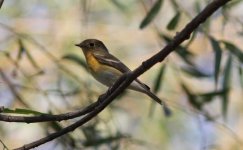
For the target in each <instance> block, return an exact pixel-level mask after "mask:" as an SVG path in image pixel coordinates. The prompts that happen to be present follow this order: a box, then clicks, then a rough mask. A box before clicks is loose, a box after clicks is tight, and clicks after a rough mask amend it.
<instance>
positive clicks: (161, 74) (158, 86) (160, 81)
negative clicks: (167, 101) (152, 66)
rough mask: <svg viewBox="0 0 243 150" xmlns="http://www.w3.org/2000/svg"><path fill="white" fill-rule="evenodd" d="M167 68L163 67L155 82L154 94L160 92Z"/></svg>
mask: <svg viewBox="0 0 243 150" xmlns="http://www.w3.org/2000/svg"><path fill="white" fill-rule="evenodd" d="M165 67H166V65H162V66H161V68H160V70H159V72H158V74H157V76H156V78H155V80H154V87H153V91H154V93H157V92H158V91H159V90H160V87H161V83H162V80H163V76H164V72H165Z"/></svg>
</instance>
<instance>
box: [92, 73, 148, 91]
mask: <svg viewBox="0 0 243 150" xmlns="http://www.w3.org/2000/svg"><path fill="white" fill-rule="evenodd" d="M91 74H92V76H93V77H94V78H95V79H96V80H97V81H99V82H100V83H102V84H104V85H106V86H108V87H110V86H112V85H113V84H114V83H115V82H116V81H117V80H118V79H119V77H120V76H121V75H122V73H121V72H118V71H116V70H115V71H114V72H111V70H110V71H105V69H104V70H102V71H99V73H97V72H96V73H94V72H92V71H91ZM128 89H131V90H135V91H140V92H145V90H144V88H143V87H141V85H140V84H139V83H137V82H135V81H133V82H132V83H131V85H130V86H129V87H128Z"/></svg>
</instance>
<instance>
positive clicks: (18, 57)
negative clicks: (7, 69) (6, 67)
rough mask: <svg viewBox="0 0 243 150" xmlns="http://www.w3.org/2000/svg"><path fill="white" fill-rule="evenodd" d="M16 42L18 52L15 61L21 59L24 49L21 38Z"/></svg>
mask: <svg viewBox="0 0 243 150" xmlns="http://www.w3.org/2000/svg"><path fill="white" fill-rule="evenodd" d="M18 43H19V52H18V56H17V61H19V60H21V58H22V56H23V54H24V52H25V51H26V48H25V47H24V45H23V42H22V40H21V39H19V40H18Z"/></svg>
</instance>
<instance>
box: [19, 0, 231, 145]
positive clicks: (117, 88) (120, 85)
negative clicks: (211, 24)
mask: <svg viewBox="0 0 243 150" xmlns="http://www.w3.org/2000/svg"><path fill="white" fill-rule="evenodd" d="M229 1H230V0H214V1H213V2H212V3H210V4H209V5H208V6H207V7H206V8H205V9H204V10H203V11H202V12H201V13H200V14H199V15H197V16H196V17H195V18H194V19H193V20H192V21H191V22H190V23H189V24H187V25H186V27H185V28H184V29H183V30H182V31H181V32H180V33H178V34H177V35H176V36H175V38H174V39H173V40H172V41H171V42H170V43H169V44H168V45H167V46H165V47H164V48H163V49H162V50H161V51H160V52H158V53H157V54H156V55H154V56H152V57H151V58H149V59H148V60H146V61H144V62H143V63H142V65H140V66H139V67H138V68H137V69H135V70H134V71H132V72H131V73H127V74H124V75H122V76H121V78H119V79H118V81H117V82H116V83H115V84H114V86H112V87H111V89H109V90H108V91H107V92H106V94H105V95H104V96H102V98H100V101H99V103H100V105H99V106H98V107H96V108H95V109H94V110H93V111H92V112H90V113H89V114H87V115H86V116H84V117H83V118H81V119H80V120H78V121H77V122H75V123H73V124H71V125H70V126H67V127H65V128H63V129H62V130H60V131H58V132H55V133H52V134H50V135H48V136H46V137H44V138H42V139H39V140H37V141H34V142H32V143H29V144H27V145H24V146H22V147H19V148H17V149H16V150H26V149H31V148H34V147H37V146H39V145H41V144H44V143H46V142H49V141H51V140H53V139H55V138H57V137H60V136H62V135H64V134H66V133H68V132H71V131H74V130H75V129H76V128H78V127H80V126H81V125H83V124H85V123H87V122H88V121H89V120H91V119H92V118H94V117H95V116H96V115H98V114H99V112H101V111H102V110H103V109H104V108H105V107H106V106H108V105H109V104H110V103H111V102H112V100H113V99H114V98H115V97H117V96H118V95H119V94H120V93H121V92H123V91H124V90H125V88H126V87H127V86H129V84H131V82H132V81H133V80H135V79H136V78H137V77H138V76H139V75H141V74H143V73H144V72H145V71H147V70H148V69H150V68H151V67H152V66H153V65H155V64H156V63H158V62H161V61H163V60H164V59H165V58H166V57H167V56H168V55H169V54H170V53H171V52H172V51H173V50H174V49H175V48H176V47H177V46H179V45H180V44H181V43H182V42H183V41H185V40H187V39H189V37H190V35H191V33H192V32H193V31H194V30H195V29H196V28H197V27H198V26H199V25H200V24H201V23H203V22H204V21H205V20H206V19H207V18H208V17H209V16H210V15H212V14H213V13H214V12H215V11H216V10H217V9H219V8H220V7H221V6H223V5H224V4H226V3H227V2H229Z"/></svg>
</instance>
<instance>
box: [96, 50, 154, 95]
mask: <svg viewBox="0 0 243 150" xmlns="http://www.w3.org/2000/svg"><path fill="white" fill-rule="evenodd" d="M93 55H94V57H95V58H96V59H97V60H98V61H99V62H100V63H101V64H104V65H107V66H110V67H114V68H116V69H117V70H119V71H121V72H122V73H125V72H130V71H131V70H130V69H129V68H128V67H127V66H126V65H125V64H123V63H122V62H121V61H120V60H119V59H117V58H116V57H115V56H113V55H111V54H109V53H106V54H101V53H93ZM135 81H136V82H137V83H139V84H140V85H141V86H142V87H143V88H145V89H147V90H150V88H149V86H147V85H146V84H144V83H142V82H141V81H139V80H138V79H136V80H135Z"/></svg>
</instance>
